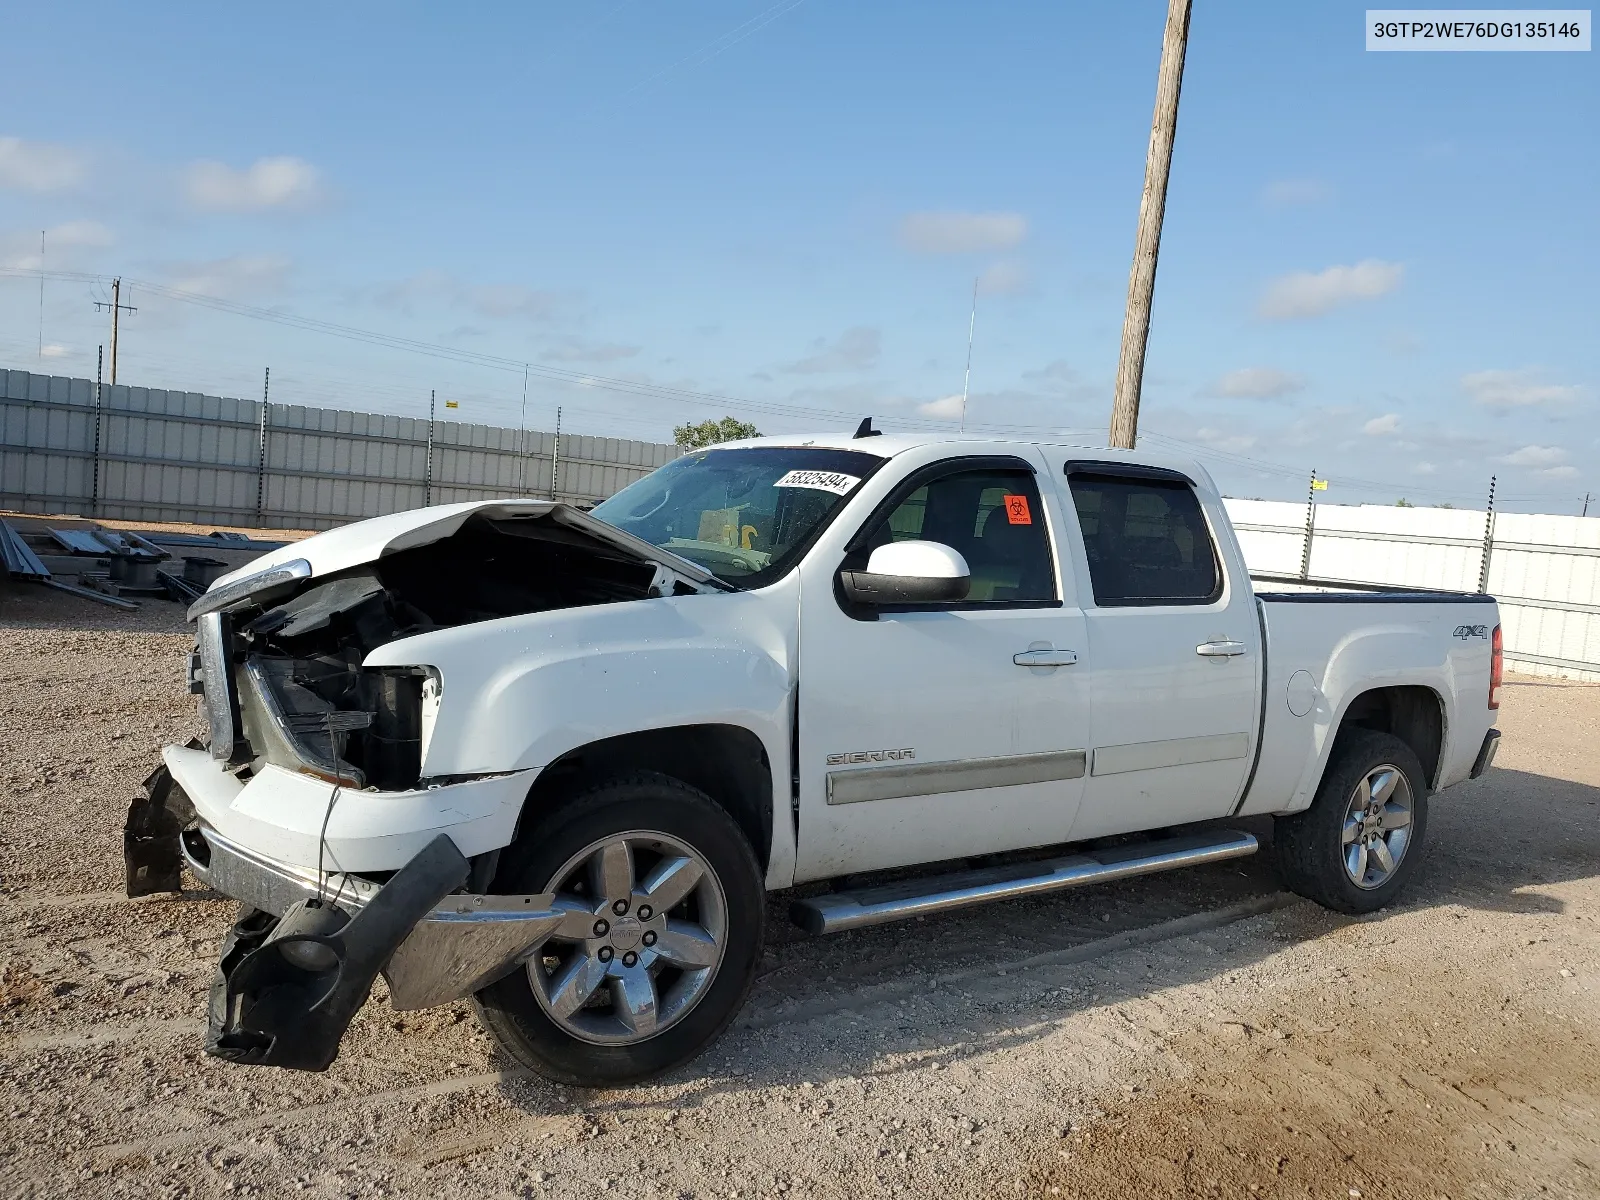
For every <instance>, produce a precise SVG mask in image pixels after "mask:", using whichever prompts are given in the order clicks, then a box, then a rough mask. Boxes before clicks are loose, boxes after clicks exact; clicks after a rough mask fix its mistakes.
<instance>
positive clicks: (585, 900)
mask: <svg viewBox="0 0 1600 1200" xmlns="http://www.w3.org/2000/svg"><path fill="white" fill-rule="evenodd" d="M619 845H625V846H626V847H627V850H626V852H625V853H624V852H620V851H618V850H617V849H616V847H617V846H619ZM597 846H599V847H600V849H598V850H597V849H595V848H596V847H597ZM624 862H626V864H627V865H626V866H624V865H623V864H624ZM686 862H687V863H689V864H690V867H689V868H684V867H683V864H684V863H686ZM574 864H576V865H574ZM624 870H626V871H627V872H628V874H629V876H631V878H632V883H630V884H629V885H627V891H628V892H629V894H630V897H631V899H630V900H629V901H626V902H623V903H624V904H625V905H629V904H631V907H626V906H625V907H624V908H613V907H611V905H612V904H613V903H616V902H621V897H622V894H623V888H622V887H621V886H619V883H618V881H619V880H621V879H623V878H625V876H624V875H623V874H622V872H623V871H624ZM691 876H692V877H693V878H696V879H698V881H699V882H697V883H695V884H693V885H692V890H690V891H689V892H687V893H686V894H685V895H683V896H682V897H681V898H676V899H674V897H676V896H677V893H678V890H680V889H681V888H682V887H684V886H689V885H685V884H684V883H683V880H684V879H687V878H690V877H691ZM652 882H654V883H656V885H657V888H656V891H655V892H654V893H651V892H649V891H648V887H649V885H651V884H652ZM558 885H560V886H559V887H558ZM495 890H496V891H497V892H502V893H507V894H536V893H541V892H547V891H557V893H558V896H560V897H562V898H563V901H564V902H565V903H567V904H569V905H571V906H574V907H573V912H574V915H573V917H572V918H569V921H568V922H567V923H566V924H564V925H563V926H562V927H561V928H560V929H559V930H558V931H557V933H556V934H555V935H553V936H552V938H551V940H550V941H549V942H547V943H546V944H545V946H544V947H542V948H541V952H540V953H539V954H537V955H535V956H534V957H533V958H532V959H531V960H530V962H529V963H528V964H527V966H526V967H525V968H518V969H517V970H516V971H514V972H512V973H511V974H510V975H508V976H506V977H505V978H504V979H501V980H500V981H499V982H497V983H494V984H491V985H490V986H489V987H486V988H484V989H483V990H482V991H480V992H478V993H477V995H476V996H475V997H474V1001H475V1004H476V1006H477V1010H478V1019H479V1021H480V1023H481V1024H482V1025H483V1027H484V1029H486V1030H487V1031H488V1032H489V1034H490V1035H491V1036H492V1037H493V1038H494V1039H495V1041H496V1042H497V1043H499V1045H500V1048H501V1049H502V1050H504V1051H505V1052H506V1053H507V1054H508V1055H510V1056H511V1057H512V1058H513V1059H515V1060H516V1061H517V1062H519V1063H521V1064H522V1065H523V1066H525V1067H527V1068H528V1069H529V1070H531V1071H533V1072H535V1073H536V1074H539V1075H542V1076H544V1077H545V1078H547V1079H551V1080H555V1081H556V1082H558V1083H566V1084H572V1085H575V1086H580V1087H615V1086H619V1085H622V1084H628V1083H635V1082H637V1081H639V1080H642V1079H648V1078H650V1077H651V1076H654V1075H659V1074H661V1073H662V1072H664V1071H670V1070H671V1069H672V1068H674V1067H677V1066H680V1065H682V1064H683V1063H685V1062H688V1061H689V1060H690V1059H692V1058H694V1057H695V1056H696V1055H697V1054H699V1053H700V1052H701V1051H702V1050H703V1049H705V1047H706V1046H708V1045H709V1044H710V1043H711V1042H713V1041H715V1040H716V1039H717V1038H718V1037H719V1036H720V1035H721V1034H722V1032H723V1031H724V1030H725V1029H727V1027H728V1025H729V1023H730V1022H732V1020H733V1018H734V1017H735V1016H736V1015H737V1014H738V1012H739V1009H740V1008H741V1007H742V1006H743V1005H744V1001H745V997H746V996H747V995H748V994H749V992H750V985H751V983H752V982H753V981H754V979H755V971H756V966H757V964H758V962H759V961H760V957H761V947H762V937H763V931H764V926H765V919H766V907H765V905H766V894H765V889H764V887H763V881H762V876H761V871H760V868H759V867H758V865H757V863H756V858H755V855H754V853H753V852H752V851H751V848H750V843H749V842H748V840H747V839H746V838H745V836H744V833H743V832H742V831H741V830H740V828H739V826H738V824H737V823H735V822H734V820H733V818H732V817H730V816H729V815H728V814H727V812H725V811H724V810H723V809H722V808H721V807H720V806H719V805H718V804H717V803H716V802H715V801H714V800H712V799H711V798H710V797H709V796H707V795H706V794H705V793H704V792H701V791H699V790H697V789H695V788H692V787H690V786H689V785H687V784H685V783H682V782H681V781H679V780H676V779H673V778H670V777H668V776H666V775H660V774H656V773H653V772H641V773H637V774H632V775H629V776H627V777H625V778H620V779H613V780H609V781H606V782H604V783H600V784H597V785H593V786H590V787H588V788H586V789H585V790H583V791H581V792H579V793H578V794H576V795H574V796H573V797H572V798H571V799H570V800H569V801H567V802H565V803H563V804H562V805H561V806H560V807H558V808H557V809H555V810H554V811H553V812H551V813H549V814H548V815H547V816H545V817H544V818H543V819H541V820H540V821H539V822H538V823H536V824H535V825H533V826H532V827H531V828H528V829H525V830H524V831H523V833H522V834H521V836H520V837H519V839H518V845H517V847H516V848H515V849H514V850H513V851H512V852H511V854H510V855H509V856H508V861H507V862H506V863H505V864H504V865H503V866H502V868H501V870H500V872H499V874H498V876H497V878H496V880H495ZM612 892H616V893H617V898H616V900H615V901H614V900H613V898H612V896H611V893H612ZM652 894H654V895H656V896H658V897H660V898H661V902H662V905H663V906H664V907H665V908H666V911H663V912H657V911H655V908H654V907H651V906H648V905H647V902H648V900H649V898H650V895H652ZM669 901H670V903H669ZM669 914H670V915H669ZM712 958H715V962H714V963H713V964H712V965H711V966H709V967H706V966H704V965H698V964H704V963H706V962H708V961H710V960H711V959H712ZM685 964H697V965H685ZM602 972H604V975H603V977H602V976H601V973H602ZM597 979H598V980H599V982H598V983H596V982H595V981H596V980H597ZM591 984H592V985H593V987H592V990H590V991H588V992H587V994H588V997H589V998H588V1000H587V1001H586V1002H585V1001H583V1000H581V999H580V997H582V996H583V995H585V994H586V992H585V989H589V988H590V985H591ZM647 992H648V995H647ZM574 1005H576V1007H574Z"/></svg>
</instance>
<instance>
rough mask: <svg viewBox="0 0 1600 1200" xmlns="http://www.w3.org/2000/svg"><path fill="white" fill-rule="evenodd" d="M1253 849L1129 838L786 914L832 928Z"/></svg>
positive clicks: (829, 898) (1206, 837)
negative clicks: (1103, 846) (1099, 847)
mask: <svg viewBox="0 0 1600 1200" xmlns="http://www.w3.org/2000/svg"><path fill="white" fill-rule="evenodd" d="M1258 849H1260V846H1259V844H1258V843H1257V842H1256V839H1255V838H1254V837H1253V836H1252V835H1250V834H1248V833H1242V832H1240V831H1239V830H1236V829H1224V830H1218V831H1215V832H1208V833H1202V834H1192V835H1187V836H1184V837H1175V838H1162V839H1159V840H1155V841H1147V842H1133V843H1129V844H1126V845H1122V846H1115V847H1111V848H1109V849H1105V850H1092V851H1087V852H1082V853H1078V854H1070V855H1067V856H1065V857H1062V858H1049V859H1045V860H1043V861H1041V862H1029V863H1018V864H1015V865H1013V866H1006V867H995V868H991V869H986V870H977V871H958V872H955V873H953V874H950V875H934V876H931V877H928V878H924V879H909V880H904V881H901V882H898V883H891V884H885V885H884V886H882V887H875V888H866V889H863V890H862V891H859V892H834V893H832V894H829V895H824V896H812V897H809V898H808V899H805V900H796V901H795V902H794V903H793V904H791V905H790V906H789V918H790V919H791V920H792V921H793V922H794V923H795V924H796V925H798V926H800V928H802V929H804V930H805V931H806V932H807V933H840V932H842V931H844V930H846V929H861V928H863V927H865V926H867V925H882V924H884V923H886V922H888V921H903V920H905V919H906V918H907V917H922V916H927V915H928V914H930V913H944V912H952V911H954V910H955V909H958V908H969V907H971V906H972V905H975V904H987V903H988V902H989V901H991V900H1014V899H1016V898H1018V897H1020V896H1040V895H1043V894H1045V893H1046V892H1059V891H1063V890H1065V889H1067V888H1072V887H1082V886H1083V885H1084V884H1088V883H1108V882H1110V881H1111V880H1113V879H1130V878H1132V877H1133V876H1135V875H1152V874H1154V873H1156V872H1157V871H1171V870H1174V869H1176V868H1178V867H1197V866H1201V865H1202V864H1204V863H1214V862H1223V861H1225V860H1226V859H1230V858H1244V857H1245V856H1246V855H1250V854H1254V853H1255V852H1256V851H1257V850H1258Z"/></svg>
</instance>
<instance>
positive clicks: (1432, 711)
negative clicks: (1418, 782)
mask: <svg viewBox="0 0 1600 1200" xmlns="http://www.w3.org/2000/svg"><path fill="white" fill-rule="evenodd" d="M1445 719H1446V718H1445V702H1444V697H1443V696H1441V695H1440V694H1439V693H1438V692H1437V691H1435V690H1434V689H1433V688H1431V687H1427V686H1426V685H1423V684H1397V685H1389V686H1384V687H1375V688H1368V689H1367V690H1366V691H1363V692H1359V693H1357V694H1356V695H1355V696H1353V697H1351V698H1350V701H1349V702H1348V703H1347V704H1346V705H1345V708H1344V712H1343V713H1341V714H1340V717H1339V723H1338V725H1337V726H1336V727H1335V729H1334V736H1333V741H1334V743H1335V747H1336V746H1337V743H1338V739H1339V735H1340V734H1342V733H1344V732H1345V730H1347V729H1373V730H1377V731H1378V732H1380V733H1388V734H1392V735H1393V736H1395V737H1397V738H1399V739H1400V740H1401V741H1402V742H1404V743H1405V744H1406V745H1408V746H1410V747H1411V751H1412V753H1414V754H1415V755H1416V756H1417V761H1418V762H1420V763H1421V764H1422V770H1423V773H1424V775H1425V776H1426V778H1427V782H1428V787H1429V790H1430V791H1431V790H1434V789H1436V788H1437V787H1438V785H1439V765H1440V762H1441V761H1442V759H1443V755H1444V738H1445ZM1332 761H1333V755H1332V754H1331V753H1330V754H1329V755H1328V756H1327V758H1326V760H1325V761H1324V763H1323V767H1322V774H1326V773H1327V770H1328V764H1329V763H1331V762H1332ZM1320 782H1321V779H1320V776H1319V779H1318V783H1319V784H1320Z"/></svg>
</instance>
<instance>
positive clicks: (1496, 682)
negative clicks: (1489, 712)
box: [1489, 625, 1506, 708]
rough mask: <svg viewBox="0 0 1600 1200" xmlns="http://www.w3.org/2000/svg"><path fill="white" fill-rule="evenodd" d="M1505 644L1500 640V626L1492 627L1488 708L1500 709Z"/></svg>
mask: <svg viewBox="0 0 1600 1200" xmlns="http://www.w3.org/2000/svg"><path fill="white" fill-rule="evenodd" d="M1505 663H1506V651H1505V644H1504V643H1503V642H1502V641H1501V640H1500V626H1498V625H1496V626H1495V627H1494V643H1493V645H1492V647H1491V649H1490V651H1489V707H1490V708H1499V707H1500V678H1501V676H1502V675H1504V674H1505Z"/></svg>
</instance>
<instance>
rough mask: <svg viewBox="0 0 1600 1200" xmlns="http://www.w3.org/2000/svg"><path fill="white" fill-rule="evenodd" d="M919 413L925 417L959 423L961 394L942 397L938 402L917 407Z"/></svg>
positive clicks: (930, 401)
mask: <svg viewBox="0 0 1600 1200" xmlns="http://www.w3.org/2000/svg"><path fill="white" fill-rule="evenodd" d="M917 411H918V412H919V413H921V414H922V415H923V416H925V417H934V418H936V419H937V420H940V421H959V420H960V419H961V393H959V392H957V393H956V394H955V395H954V396H941V397H940V398H939V399H937V400H929V401H928V402H927V403H926V404H919V405H917Z"/></svg>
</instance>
